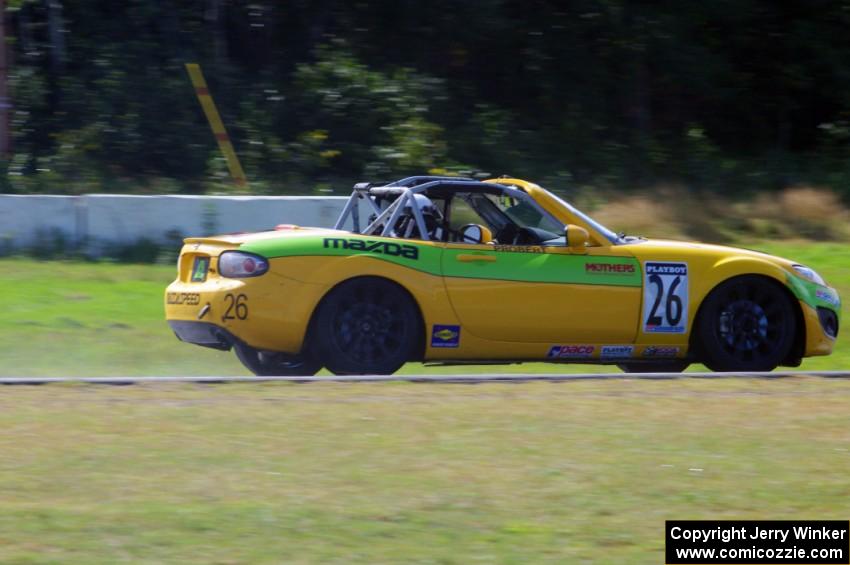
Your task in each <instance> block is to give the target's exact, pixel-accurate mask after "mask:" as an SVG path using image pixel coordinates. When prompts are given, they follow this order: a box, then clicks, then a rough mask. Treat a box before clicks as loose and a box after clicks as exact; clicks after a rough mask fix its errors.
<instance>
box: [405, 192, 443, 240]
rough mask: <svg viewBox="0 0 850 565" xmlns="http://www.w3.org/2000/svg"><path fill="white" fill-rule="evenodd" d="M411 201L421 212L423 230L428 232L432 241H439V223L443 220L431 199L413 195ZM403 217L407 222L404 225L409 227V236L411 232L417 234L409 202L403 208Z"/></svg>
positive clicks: (421, 195)
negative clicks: (423, 222) (423, 224)
mask: <svg viewBox="0 0 850 565" xmlns="http://www.w3.org/2000/svg"><path fill="white" fill-rule="evenodd" d="M413 200H414V201H415V202H416V206H417V207H418V208H419V211H420V212H422V219H423V220H424V221H425V228H426V229H427V230H428V235H429V237H431V238H432V239H440V237H439V233H438V232H439V223H440V221H441V220H442V219H443V214H442V213H441V212H440V209H439V208H437V207H436V206H435V205H434V203H433V202H432V201H431V199H430V198H428V197H427V196H425V195H424V194H414V195H413ZM404 215H405V216H406V219H407V222H405V223H406V224H408V225H410V226H411V229H410V235H412V234H413V232H415V233H418V229H417V228H416V217H415V216H414V215H413V210H412V209H411V207H410V201H408V202H407V203H406V204H405V206H404Z"/></svg>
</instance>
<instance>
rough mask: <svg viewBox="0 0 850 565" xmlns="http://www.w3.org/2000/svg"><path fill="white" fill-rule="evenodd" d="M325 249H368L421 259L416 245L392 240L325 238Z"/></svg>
mask: <svg viewBox="0 0 850 565" xmlns="http://www.w3.org/2000/svg"><path fill="white" fill-rule="evenodd" d="M324 247H325V249H346V250H351V251H366V252H369V253H376V254H378V255H389V256H390V257H404V258H405V259H413V260H414V261H416V260H418V259H419V248H418V247H416V246H415V245H407V244H404V243H395V242H391V241H370V240H365V239H346V238H342V237H326V238H324Z"/></svg>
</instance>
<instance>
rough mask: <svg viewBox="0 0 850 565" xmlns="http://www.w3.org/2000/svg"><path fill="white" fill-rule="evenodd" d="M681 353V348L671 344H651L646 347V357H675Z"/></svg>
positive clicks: (644, 352)
mask: <svg viewBox="0 0 850 565" xmlns="http://www.w3.org/2000/svg"><path fill="white" fill-rule="evenodd" d="M678 354H679V348H678V347H674V346H669V345H650V346H649V347H646V348H644V350H643V356H644V357H675V356H676V355H678Z"/></svg>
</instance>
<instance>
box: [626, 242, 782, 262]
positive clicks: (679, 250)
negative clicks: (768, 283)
mask: <svg viewBox="0 0 850 565" xmlns="http://www.w3.org/2000/svg"><path fill="white" fill-rule="evenodd" d="M621 247H624V248H627V249H628V250H629V251H630V252H632V253H634V254H635V256H636V257H643V256H645V255H649V256H657V255H667V254H669V255H682V256H683V258H686V256H693V255H694V254H697V255H706V256H715V257H717V258H718V259H719V258H723V257H733V256H734V257H751V258H753V259H759V260H762V261H769V262H771V263H774V264H776V265H779V266H781V267H784V268H787V269H790V268H791V265H796V264H797V263H796V262H794V261H791V260H789V259H785V258H784V257H778V256H776V255H771V254H769V253H762V252H761V251H755V250H752V249H745V248H743V247H731V246H728V245H714V244H710V243H696V242H691V241H676V240H670V239H645V240H640V241H636V242H634V243H626V244H624V245H622V246H621Z"/></svg>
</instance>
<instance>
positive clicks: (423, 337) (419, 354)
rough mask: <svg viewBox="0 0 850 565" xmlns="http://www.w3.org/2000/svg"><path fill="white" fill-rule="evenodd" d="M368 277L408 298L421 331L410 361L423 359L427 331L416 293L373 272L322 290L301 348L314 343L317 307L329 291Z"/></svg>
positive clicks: (318, 307) (308, 346)
mask: <svg viewBox="0 0 850 565" xmlns="http://www.w3.org/2000/svg"><path fill="white" fill-rule="evenodd" d="M370 279H371V280H381V281H384V282H387V283H389V284H391V285H393V286H395V287H397V288H398V289H399V290H401V291H402V292H403V293H404V294H405V295H406V296H407V297H408V298H409V299H410V301H411V303H412V304H413V306H414V307H415V309H416V314H417V316H418V319H417V323H418V326H419V329H420V332H421V334H420V340H419V345H418V347H417V349H416V357H415V359H411V361H421V360H422V359H424V357H425V343H426V336H427V335H428V333H427V331H426V330H427V328H426V327H425V316H424V314H423V311H422V305H421V304H420V302H419V300H417V298H416V295H415V294H414V293H413V292H411V291H410V289H408V288H407V287H406V286H405V285H403V284H401V283H400V282H398V281H396V280H393V279H391V278H389V277H385V276H381V275H374V274H365V275H357V276H353V277H348V278H346V279H342V280H339V281H337V282H336V283H334V284H333V285H331V286H330V287H328V288H327V290H326V291H325V292H324V294H322V296H321V297H320V298H319V300H318V301H316V304H315V306H314V307H313V311H312V312H311V314H310V321H309V322H308V323H307V331H306V332H305V337H304V344H303V345H302V349H305V348H310V347H311V346H312V344H313V343H314V340H313V336H312V333H313V331H314V327H315V321H316V315H317V313H318V312H319V309H320V308H321V307H322V304H323V303H324V302H325V300H327V298H328V296H330V295H331V293H333V292H334V291H335V290H337V289H338V288H339V287H341V286H343V285H345V284H349V283H351V282H354V281H363V280H370Z"/></svg>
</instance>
